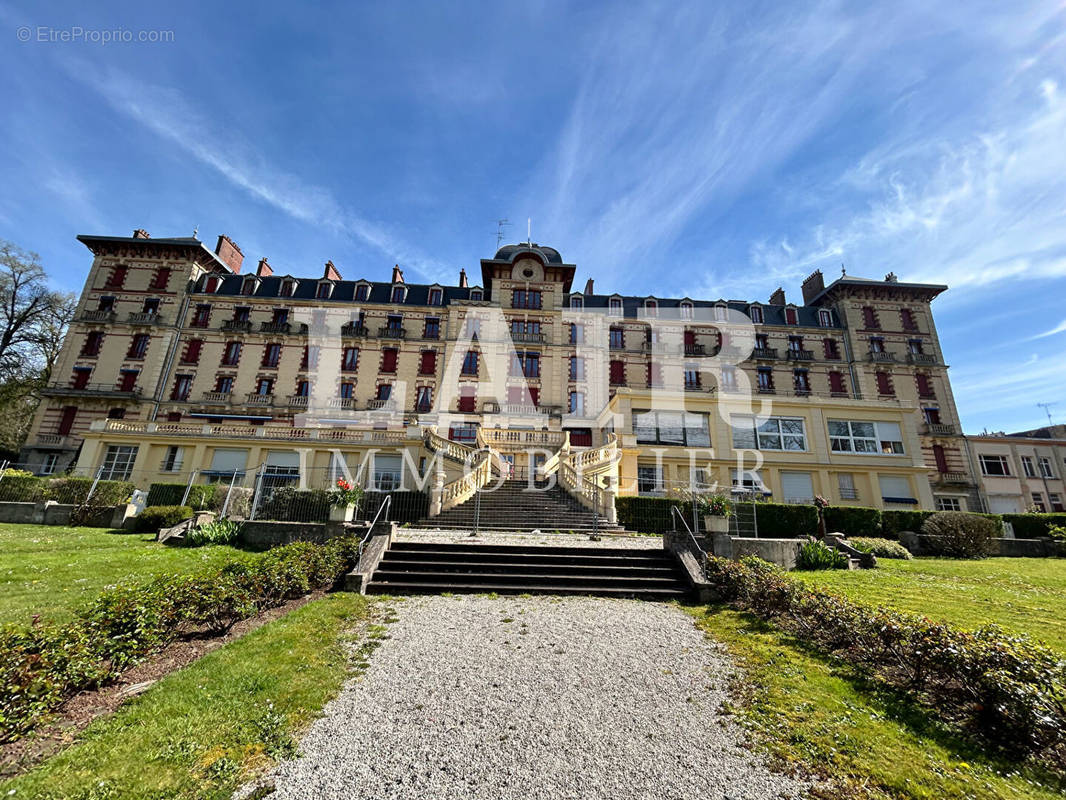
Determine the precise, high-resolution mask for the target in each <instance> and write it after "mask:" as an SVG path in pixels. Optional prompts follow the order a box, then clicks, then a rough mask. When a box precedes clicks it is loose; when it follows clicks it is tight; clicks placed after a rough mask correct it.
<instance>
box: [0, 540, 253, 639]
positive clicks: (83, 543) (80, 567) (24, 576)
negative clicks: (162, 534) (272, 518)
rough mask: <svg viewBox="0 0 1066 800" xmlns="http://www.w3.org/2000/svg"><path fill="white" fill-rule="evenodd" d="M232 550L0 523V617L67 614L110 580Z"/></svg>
mask: <svg viewBox="0 0 1066 800" xmlns="http://www.w3.org/2000/svg"><path fill="white" fill-rule="evenodd" d="M235 554H239V555H244V553H243V552H242V551H239V550H235V549H233V548H231V547H201V548H184V547H165V546H163V545H160V544H157V543H156V542H155V541H153V537H152V536H150V535H145V534H131V533H113V532H110V531H107V530H103V529H101V528H65V527H58V526H53V525H13V524H0V623H2V622H28V621H29V620H30V618H31V617H32V616H33V615H34V614H40V615H41V616H42V617H43V618H49V619H67V618H69V617H70V616H71V614H72V613H73V611H74V609H76V608H77V607H78V606H79V605H82V604H85V603H87V602H89V601H91V600H92V599H93V598H95V597H96V595H97V594H99V593H100V591H101V589H103V588H104V587H105V586H108V585H110V584H113V583H117V582H119V581H122V580H125V579H134V580H136V579H143V578H148V577H152V576H155V575H159V574H162V573H166V572H176V571H182V572H190V571H194V570H196V569H198V568H200V567H204V566H209V565H214V564H219V563H221V562H223V561H226V560H229V559H232V558H233V557H234V555H235ZM248 557H249V558H251V557H252V556H251V554H249V555H248Z"/></svg>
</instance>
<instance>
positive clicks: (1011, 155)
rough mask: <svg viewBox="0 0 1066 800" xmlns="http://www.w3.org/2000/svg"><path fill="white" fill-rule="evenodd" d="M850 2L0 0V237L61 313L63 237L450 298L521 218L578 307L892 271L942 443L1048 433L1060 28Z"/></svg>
mask: <svg viewBox="0 0 1066 800" xmlns="http://www.w3.org/2000/svg"><path fill="white" fill-rule="evenodd" d="M153 5H156V6H157V7H152V6H153ZM868 5H869V4H848V3H835V2H826V3H811V4H803V5H801V4H800V3H789V4H782V3H767V4H759V3H750V2H745V3H740V2H736V3H718V4H711V3H693V4H685V3H680V2H678V3H674V2H671V3H646V4H642V3H637V2H631V3H625V4H598V3H588V2H584V3H572V4H571V3H563V2H550V1H549V2H530V3H523V4H509V3H492V4H483V5H474V4H467V3H430V2H425V3H392V4H384V3H376V4H336V5H333V4H328V3H321V4H315V5H314V7H312V5H311V4H293V3H285V4H276V7H271V4H270V3H255V4H250V3H249V4H243V3H210V4H208V3H204V4H197V3H183V4H181V5H180V6H178V5H176V4H146V3H143V2H138V3H129V4H126V3H98V4H93V7H89V6H88V5H87V4H84V3H52V2H36V3H24V4H17V5H16V4H9V3H5V2H3V0H0V41H2V37H5V36H6V37H7V42H6V43H5V44H4V46H3V47H0V93H2V96H3V97H4V98H5V102H4V113H3V114H2V115H0V181H2V184H0V185H2V186H3V191H0V237H3V238H6V239H10V240H13V241H15V242H17V243H18V244H20V245H21V246H23V247H25V248H27V249H32V250H35V251H37V252H39V253H40V254H41V256H42V258H43V260H44V263H45V265H46V267H47V268H48V270H49V273H50V275H51V276H52V277H53V280H54V282H55V283H56V285H57V286H60V287H63V288H66V289H70V290H80V288H81V285H82V282H83V280H84V273H85V269H86V268H87V266H88V264H89V260H90V259H89V254H88V251H86V250H85V249H84V248H83V247H82V246H81V245H80V244H78V243H77V242H76V241H75V239H74V237H75V236H76V235H77V234H79V233H96V234H121V235H129V232H130V231H131V230H132V229H133V228H137V227H144V228H147V229H148V230H149V231H151V232H152V234H153V235H155V236H167V235H171V236H174V235H189V234H191V233H192V231H193V229H194V228H196V227H198V228H199V231H200V238H201V239H203V240H204V241H205V242H207V243H208V244H209V245H210V244H213V242H214V239H215V237H216V235H217V234H218V233H227V234H229V235H230V236H231V237H233V239H234V240H235V241H237V242H238V243H239V244H240V246H241V247H242V249H243V250H244V253H245V256H246V264H252V265H254V263H255V261H257V260H258V259H259V258H260V257H262V256H268V257H269V259H270V262H271V264H272V265H274V266H275V269H278V270H281V271H284V272H290V273H292V274H296V275H312V274H319V273H320V272H321V269H322V267H321V265H322V264H323V263H324V262H325V261H326V260H327V259H332V260H333V261H334V262H335V263H336V264H337V265H338V267H339V268H340V270H341V272H342V273H343V274H344V276H345V277H348V278H355V277H368V278H376V279H387V276H388V274H389V269H390V267H391V266H392V264H394V263H399V264H401V266H403V267H404V268H405V269H406V270H407V276H408V280H415V281H434V280H440V281H442V282H454V281H455V277H456V275H457V273H458V270H459V268H460V267H465V268H466V269H467V271H468V272H473V273H475V274H476V273H477V264H478V260H479V259H480V258H483V257H486V256H489V255H491V254H492V253H493V251H494V249H495V244H496V235H495V234H496V220H497V219H500V218H508V219H510V220H511V222H512V227H511V228H509V229H508V234H509V235H508V236H507V237H506V238H507V239H509V240H513V241H517V240H524V238H525V226H526V219H527V218H528V217H532V219H533V238H534V240H536V241H539V242H541V243H544V244H550V245H552V246H553V247H556V248H558V249H559V250H560V251H561V252H562V254H563V256H564V257H565V258H566V259H567V260H568V261H573V262H575V263H576V264H577V265H578V284H579V285H583V284H584V279H585V278H586V277H589V276H592V277H594V278H595V279H596V281H597V289H599V290H601V291H605V290H616V289H617V290H619V291H622V292H625V293H633V294H644V293H649V294H651V293H654V294H657V295H659V296H682V295H691V296H699V297H711V298H718V297H726V298H730V299H758V300H765V299H767V298H768V297H769V295H770V293H771V292H772V291H773V290H774V289H775V288H776V287H777V286H778V285H783V286H784V287H785V289H786V292H787V293H788V295H789V297H790V298H794V299H797V300H798V299H799V297H800V293H799V284H800V281H801V280H802V279H803V277H804V276H806V275H807V274H808V273H809V272H810V271H811V270H813V269H815V268H821V269H822V270H823V271H824V272H825V273H826V275H827V277H830V278H831V277H835V276H836V275H839V272H840V265H841V264H842V263H843V264H845V265H846V266H847V269H848V272H849V274H853V275H860V276H865V277H877V278H879V277H882V276H883V275H884V274H885V273H886V272H889V271H893V272H895V273H897V274H898V275H899V276H900V278H901V279H903V280H915V281H935V282H943V283H947V284H949V285H950V286H951V287H952V288H951V291H949V292H947V293H946V294H944V295H942V296H941V297H940V298H939V299H938V300H937V301H935V306H934V308H935V310H936V317H937V324H938V329H939V333H940V337H941V341H942V344H943V347H944V350H945V353H946V355H947V359H948V361H949V363H950V364H951V365H952V370H951V375H952V383H953V386H954V389H955V395H956V400H957V403H958V405H959V408H960V412H961V415H962V418H963V422H964V427H965V429H966V430H967V431H968V432H979V431H980V430H982V429H984V428H988V429H990V430H1002V429H1007V430H1016V429H1021V428H1026V427H1033V426H1037V425H1041V424H1045V423H1046V421H1047V420H1046V417H1045V416H1044V413H1043V411H1042V410H1041V409H1040V408H1038V407H1037V406H1036V403H1038V402H1053V403H1058V405H1056V406H1055V407H1053V408H1052V413H1053V415H1055V417H1056V422H1066V391H1064V388H1066V346H1064V345H1066V303H1064V302H1063V301H1064V300H1066V6H1064V5H1063V3H1062V2H1061V1H1060V2H1057V3H1024V2H1014V3H982V2H967V3H929V2H924V1H923V2H893V3H885V4H882V7H872V8H871V7H868ZM20 26H28V27H29V28H30V30H31V41H28V42H20V41H19V40H18V29H19V28H20ZM75 26H77V27H80V28H81V29H83V30H115V29H122V30H125V31H130V32H133V35H134V36H135V37H136V36H137V32H138V31H142V30H150V31H157V30H162V31H172V32H173V33H172V39H173V41H171V42H166V43H137V42H132V43H110V44H102V43H98V42H84V41H82V42H62V41H44V42H42V41H37V40H36V39H37V36H38V28H39V27H46V28H49V29H52V30H54V31H57V32H60V31H65V30H69V29H71V28H73V27H75ZM57 35H58V34H57Z"/></svg>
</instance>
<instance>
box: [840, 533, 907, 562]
mask: <svg viewBox="0 0 1066 800" xmlns="http://www.w3.org/2000/svg"><path fill="white" fill-rule="evenodd" d="M848 544H850V545H851V546H852V547H854V548H855V549H856V550H861V551H862V552H864V553H872V554H873V555H875V556H877V557H878V558H899V559H904V560H909V559H911V558H913V557H914V556H912V555H911V551H910V550H908V549H907V548H906V547H904V546H903V545H901V544H900V543H899V542H894V541H892V540H891V539H878V538H868V537H865V536H855V537H848Z"/></svg>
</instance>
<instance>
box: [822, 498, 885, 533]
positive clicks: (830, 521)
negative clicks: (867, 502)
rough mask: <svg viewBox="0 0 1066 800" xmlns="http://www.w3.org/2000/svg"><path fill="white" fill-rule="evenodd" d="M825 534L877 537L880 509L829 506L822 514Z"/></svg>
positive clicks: (879, 527) (879, 530)
mask: <svg viewBox="0 0 1066 800" xmlns="http://www.w3.org/2000/svg"><path fill="white" fill-rule="evenodd" d="M822 513H823V515H824V516H825V529H826V532H827V533H834V532H836V533H843V534H844V535H845V536H848V537H851V536H879V535H880V533H881V509H879V508H865V507H863V506H829V507H828V508H826V509H825V510H824V511H823V512H822Z"/></svg>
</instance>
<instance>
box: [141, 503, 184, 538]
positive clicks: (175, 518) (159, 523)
mask: <svg viewBox="0 0 1066 800" xmlns="http://www.w3.org/2000/svg"><path fill="white" fill-rule="evenodd" d="M193 513H194V512H193V510H192V509H191V508H189V507H188V506H148V507H147V508H146V509H144V510H143V511H142V512H141V513H140V514H138V515H137V516H136V517H134V528H133V529H134V530H135V531H137V532H138V533H155V532H156V531H159V530H162V529H163V528H173V527H174V526H175V525H177V524H178V523H179V522H184V521H185V520H187V519H190V518H191V517H192V515H193Z"/></svg>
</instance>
